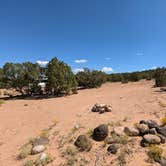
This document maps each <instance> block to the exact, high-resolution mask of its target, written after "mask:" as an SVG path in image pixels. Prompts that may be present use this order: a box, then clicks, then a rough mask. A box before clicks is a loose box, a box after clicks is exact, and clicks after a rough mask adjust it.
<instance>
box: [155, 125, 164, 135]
mask: <svg viewBox="0 0 166 166" xmlns="http://www.w3.org/2000/svg"><path fill="white" fill-rule="evenodd" d="M156 130H157V132H158V133H159V134H161V135H163V136H165V137H166V126H164V127H158V128H157V129H156Z"/></svg>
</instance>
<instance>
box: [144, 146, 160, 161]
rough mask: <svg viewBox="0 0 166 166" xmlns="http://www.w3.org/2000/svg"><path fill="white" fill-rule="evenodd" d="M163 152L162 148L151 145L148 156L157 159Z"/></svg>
mask: <svg viewBox="0 0 166 166" xmlns="http://www.w3.org/2000/svg"><path fill="white" fill-rule="evenodd" d="M162 153H163V149H161V148H160V147H158V146H152V147H150V148H149V151H148V153H147V154H148V156H149V158H150V159H151V160H154V161H158V160H159V159H160V158H161V156H162Z"/></svg>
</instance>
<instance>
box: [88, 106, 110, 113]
mask: <svg viewBox="0 0 166 166" xmlns="http://www.w3.org/2000/svg"><path fill="white" fill-rule="evenodd" d="M91 111H92V112H99V113H100V114H102V113H104V112H111V111H112V107H111V106H110V105H106V104H95V105H94V106H93V108H92V110H91Z"/></svg>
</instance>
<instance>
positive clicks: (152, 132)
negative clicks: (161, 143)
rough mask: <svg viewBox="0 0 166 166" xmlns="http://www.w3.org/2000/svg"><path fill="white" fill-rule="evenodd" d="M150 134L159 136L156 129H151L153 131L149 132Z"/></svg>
mask: <svg viewBox="0 0 166 166" xmlns="http://www.w3.org/2000/svg"><path fill="white" fill-rule="evenodd" d="M149 134H153V135H157V131H156V129H155V128H151V129H150V130H149Z"/></svg>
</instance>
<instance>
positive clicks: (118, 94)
mask: <svg viewBox="0 0 166 166" xmlns="http://www.w3.org/2000/svg"><path fill="white" fill-rule="evenodd" d="M153 85H154V82H153V81H140V82H137V83H128V84H121V83H112V84H111V83H107V84H105V85H103V86H102V87H101V88H99V89H91V90H81V91H79V93H78V94H77V95H73V96H68V97H62V98H55V99H43V100H13V101H5V102H2V104H1V106H0V163H1V165H2V166H11V165H14V166H17V165H18V166H21V165H26V166H33V165H36V166H39V165H48V166H51V165H52V166H70V165H71V166H72V165H74V166H109V165H113V166H114V165H119V166H123V165H127V166H135V165H139V166H155V165H166V164H165V158H164V157H166V143H165V136H166V135H165V134H166V127H164V125H165V123H166V122H165V121H166V120H165V119H163V118H164V117H166V93H165V92H161V91H160V89H159V88H153ZM96 103H98V104H96ZM103 103H104V104H106V105H104V104H103ZM95 104H96V105H95ZM161 119H162V120H161Z"/></svg>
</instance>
